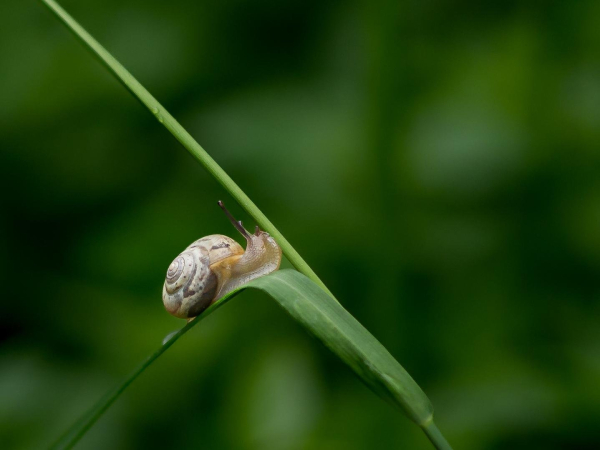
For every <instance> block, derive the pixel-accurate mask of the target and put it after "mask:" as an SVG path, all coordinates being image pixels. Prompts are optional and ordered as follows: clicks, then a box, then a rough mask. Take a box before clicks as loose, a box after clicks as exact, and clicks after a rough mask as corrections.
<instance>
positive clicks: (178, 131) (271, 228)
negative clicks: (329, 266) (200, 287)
mask: <svg viewBox="0 0 600 450" xmlns="http://www.w3.org/2000/svg"><path fill="white" fill-rule="evenodd" d="M40 1H41V2H42V3H43V4H44V5H46V6H47V7H48V9H50V11H51V12H52V13H53V14H54V15H55V16H56V17H57V18H58V19H59V20H60V21H61V22H62V23H63V24H64V25H65V26H66V27H67V28H68V29H69V30H70V31H71V32H72V33H73V34H74V35H75V36H76V37H77V38H78V39H79V40H80V41H81V42H83V44H84V45H85V46H86V47H87V48H88V49H89V50H91V51H92V53H93V54H94V55H95V56H96V57H98V58H99V59H100V61H101V62H102V63H103V64H104V65H105V66H106V67H107V68H108V70H109V71H110V72H112V74H113V75H114V76H115V77H116V78H117V80H119V81H120V82H121V83H122V84H123V85H124V86H125V87H126V88H127V89H128V90H129V91H130V92H131V93H132V94H133V95H134V96H135V97H136V98H137V99H138V100H139V101H140V102H142V103H143V104H144V105H145V106H146V107H147V108H148V110H149V111H150V112H151V113H152V114H153V115H154V116H155V117H156V118H157V119H158V121H159V122H160V123H161V124H163V125H164V127H165V128H166V129H167V130H169V131H170V132H171V134H173V136H175V138H176V139H177V140H178V141H179V142H180V143H181V144H182V145H183V146H184V147H185V148H186V149H187V150H188V151H189V152H190V153H191V154H192V156H193V157H194V158H196V159H197V160H198V162H200V164H202V165H203V166H204V168H205V169H206V170H207V171H208V172H209V173H210V174H211V175H212V176H213V177H214V178H215V179H216V180H217V181H218V182H219V183H220V184H221V186H223V187H224V188H225V190H226V191H227V192H229V193H230V194H231V196H232V197H233V198H234V199H235V200H236V201H237V202H238V203H239V204H240V205H241V206H242V208H244V210H245V211H246V212H247V213H248V214H249V215H250V216H252V217H253V218H254V220H256V223H258V225H260V227H261V228H262V229H263V230H265V231H266V232H268V233H269V234H270V235H271V236H273V238H274V239H275V240H276V241H277V243H278V244H279V246H280V247H281V249H282V251H283V254H284V255H285V256H286V258H287V259H288V260H289V261H290V263H292V265H293V266H294V267H295V268H296V269H297V270H298V271H299V272H302V273H303V274H304V275H306V276H307V277H308V278H310V279H311V280H313V281H314V282H315V283H317V284H318V285H319V286H320V287H321V289H323V290H324V291H325V292H327V293H328V294H329V295H331V296H332V297H334V296H333V294H332V293H331V291H330V290H329V289H328V288H327V286H325V284H324V283H323V282H322V281H321V279H320V278H319V277H318V276H317V274H316V273H315V272H314V271H313V270H312V269H311V268H310V266H309V265H308V264H307V263H306V261H304V259H303V258H302V257H301V256H300V254H299V253H298V252H297V251H296V250H295V249H294V247H292V244H290V243H289V242H288V240H287V239H286V238H285V237H284V236H283V234H281V233H280V232H279V230H278V229H277V228H276V227H275V225H273V223H272V222H271V221H270V220H269V219H268V218H267V216H265V215H264V214H263V213H262V211H261V210H260V209H258V207H257V206H256V205H255V204H254V202H253V201H252V200H250V197H248V196H247V195H246V194H245V193H244V191H242V189H241V188H240V187H239V186H238V185H237V184H236V183H235V181H233V180H232V179H231V177H230V176H229V175H227V173H225V171H224V170H223V169H221V167H220V166H219V165H218V164H217V163H216V162H215V160H214V159H212V157H211V156H210V155H209V154H208V153H207V152H206V150H204V149H203V148H202V146H201V145H200V144H199V143H198V142H197V141H196V140H195V139H194V138H193V137H192V135H191V134H190V133H188V132H187V131H186V130H185V128H183V127H182V126H181V124H180V123H179V122H178V121H177V120H176V119H175V118H174V117H173V116H172V115H171V114H169V112H168V111H167V110H166V109H165V108H164V107H163V106H162V105H161V104H160V103H159V102H158V100H156V99H155V98H154V97H153V96H152V94H150V92H148V90H147V89H146V88H145V87H144V86H142V85H141V84H140V82H139V81H137V80H136V79H135V78H134V77H133V75H131V73H129V71H128V70H127V69H125V67H123V66H122V65H121V63H119V61H117V60H116V59H115V58H114V57H113V56H112V55H111V54H110V53H109V52H108V51H107V50H106V49H105V48H104V47H103V46H102V45H100V43H99V42H98V41H96V40H95V39H94V38H93V37H92V36H91V35H90V34H89V33H88V32H87V31H85V29H84V28H83V27H82V26H81V25H79V24H78V23H77V22H76V21H75V19H73V18H72V17H71V16H70V15H69V14H68V13H67V12H66V11H65V10H64V9H63V8H62V7H61V6H60V5H59V4H58V3H56V2H55V1H54V0H40ZM334 298H335V297H334Z"/></svg>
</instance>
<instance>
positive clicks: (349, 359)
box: [53, 270, 450, 449]
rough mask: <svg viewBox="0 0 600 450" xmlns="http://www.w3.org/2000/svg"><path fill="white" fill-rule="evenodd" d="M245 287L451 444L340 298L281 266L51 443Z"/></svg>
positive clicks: (86, 422) (438, 440)
mask: <svg viewBox="0 0 600 450" xmlns="http://www.w3.org/2000/svg"><path fill="white" fill-rule="evenodd" d="M244 289H259V290H261V291H264V292H265V293H267V294H268V295H269V296H271V297H272V298H273V299H274V300H275V301H277V303H278V304H279V305H280V306H281V307H282V308H283V309H284V310H285V311H286V312H287V313H288V314H290V315H291V316H292V317H293V318H294V319H296V320H297V321H298V322H299V323H301V324H302V325H304V326H305V327H306V329H307V330H308V331H309V332H310V333H312V334H313V335H314V336H316V337H317V338H318V339H320V340H321V341H322V342H323V343H324V344H325V345H326V346H327V347H328V348H329V349H330V350H331V351H332V352H333V353H335V354H336V355H337V356H339V357H340V358H341V359H342V360H343V361H344V362H345V363H346V364H348V366H350V368H352V370H353V371H354V372H355V373H356V374H357V375H358V377H359V378H360V379H361V380H362V381H363V382H364V383H365V384H366V385H367V386H368V387H370V388H371V389H372V390H373V391H374V392H376V393H377V394H378V395H380V396H381V397H382V398H383V399H385V400H386V401H388V402H389V403H391V404H393V405H395V406H397V407H398V408H400V409H401V410H402V411H404V412H405V413H406V415H407V416H408V417H409V418H410V419H411V420H413V421H414V422H415V423H417V424H418V425H419V426H421V427H422V428H423V430H424V431H425V433H426V434H427V436H428V437H429V438H430V440H431V441H432V442H433V443H434V445H436V447H437V448H440V449H449V448H450V446H449V445H448V443H447V442H446V441H445V439H444V438H443V436H442V435H441V433H440V432H439V430H438V429H437V428H436V426H435V424H434V423H433V408H432V406H431V403H430V401H429V399H428V398H427V396H426V395H425V394H424V393H423V391H422V390H421V388H420V387H419V386H418V385H417V383H416V382H415V381H414V380H413V379H412V378H411V376H410V375H409V374H408V373H407V372H406V370H404V369H403V368H402V366H401V365H400V364H399V363H398V362H397V361H396V360H395V359H394V357H393V356H392V355H390V353H389V352H388V351H387V350H386V349H385V347H383V345H381V344H380V343H379V341H377V339H375V338H374V337H373V335H371V334H370V333H369V332H368V331H367V330H366V328H364V327H363V326H362V325H361V324H360V323H359V322H358V321H357V320H356V319H355V318H354V317H353V316H352V315H351V314H350V313H349V312H348V311H346V310H345V309H344V308H343V307H342V306H341V305H340V304H339V303H338V302H336V301H335V300H334V299H332V298H331V296H329V295H328V294H327V293H325V292H324V291H323V290H322V289H321V288H320V287H319V286H317V285H316V284H315V283H314V282H313V281H311V280H310V279H309V278H307V277H306V276H304V275H302V274H301V273H299V272H296V271H294V270H281V271H278V272H274V273H272V274H270V275H267V276H265V277H262V278H257V279H256V280H253V281H251V282H250V283H248V284H246V285H245V286H243V287H242V288H240V289H239V290H237V291H234V292H231V293H230V294H228V295H227V296H225V297H223V298H222V299H220V300H219V301H218V302H216V303H215V304H213V305H211V306H210V307H209V308H208V309H206V311H204V313H202V315H200V316H199V317H197V318H196V319H195V320H193V321H192V322H190V323H188V324H187V325H186V326H184V327H183V328H182V329H181V330H179V331H177V332H176V333H174V334H173V335H171V336H169V337H168V338H167V339H166V340H165V342H164V343H163V345H162V346H161V347H160V348H159V349H158V350H157V351H156V352H154V353H153V354H152V355H151V356H150V357H149V358H148V359H146V361H144V362H143V363H142V364H141V365H140V366H139V367H138V368H137V369H136V370H135V371H134V372H133V373H132V374H131V375H130V376H129V377H127V379H126V380H125V381H124V382H123V383H122V384H121V385H119V386H117V387H116V388H115V389H113V390H112V391H110V392H109V393H107V394H106V395H105V396H104V397H102V399H100V400H99V401H98V403H96V404H95V405H94V406H93V407H92V408H91V409H90V410H89V411H88V412H86V413H85V414H84V415H83V416H82V417H81V418H80V419H79V420H78V421H77V422H76V423H75V424H74V425H73V426H72V427H71V428H70V429H69V430H68V431H67V432H66V433H65V434H64V435H63V436H62V437H61V438H60V440H59V441H58V442H57V443H56V444H55V445H54V447H53V448H56V449H63V448H70V447H72V446H73V445H74V444H75V443H76V442H77V441H78V440H79V439H80V438H81V437H82V436H83V435H84V434H85V432H86V431H87V430H88V429H89V428H90V427H91V426H92V425H93V424H94V422H96V420H98V419H99V418H100V416H101V415H102V414H103V413H104V412H105V411H106V410H107V409H108V407H109V406H110V405H111V404H112V403H113V402H114V401H115V400H116V399H117V398H118V397H119V396H120V395H121V394H122V393H123V391H125V389H126V388H127V387H128V386H129V385H130V384H131V383H132V382H133V381H134V380H135V379H136V378H137V377H138V376H139V375H141V374H142V372H144V370H146V368H148V366H150V364H152V363H153V362H154V361H155V360H156V359H157V358H158V357H159V356H160V355H162V353H164V352H165V351H166V350H167V349H168V348H169V347H170V346H171V345H173V344H174V343H175V341H176V340H177V339H179V338H180V337H181V336H183V335H184V334H185V333H186V332H187V331H189V330H190V329H191V328H192V327H193V326H194V325H196V324H197V323H198V322H200V320H202V319H203V318H204V317H206V316H208V315H209V314H211V313H212V312H213V311H215V310H216V309H218V308H219V307H221V306H222V305H224V304H225V303H226V302H227V301H229V300H230V299H231V298H233V296H235V295H236V294H238V293H239V292H241V291H242V290H244Z"/></svg>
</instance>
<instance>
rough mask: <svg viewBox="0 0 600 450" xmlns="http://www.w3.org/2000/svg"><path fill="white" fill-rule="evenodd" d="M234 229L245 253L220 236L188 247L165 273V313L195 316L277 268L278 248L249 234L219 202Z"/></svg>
mask: <svg viewBox="0 0 600 450" xmlns="http://www.w3.org/2000/svg"><path fill="white" fill-rule="evenodd" d="M219 206H221V208H222V209H223V210H224V211H225V213H226V214H227V216H228V217H229V219H230V220H231V222H232V223H233V225H234V226H235V228H236V229H237V230H238V231H239V232H240V233H241V234H242V236H244V238H246V241H247V244H248V245H247V247H246V251H244V249H243V248H242V247H241V245H240V244H238V243H237V242H236V241H234V240H233V239H231V238H230V237H227V236H223V235H222V234H213V235H210V236H206V237H203V238H202V239H198V240H197V241H195V242H193V243H192V244H190V245H189V246H188V247H187V248H186V249H185V250H184V251H183V252H181V253H180V254H179V256H177V258H175V260H174V261H173V262H172V263H171V265H170V266H169V269H168V270H167V276H166V279H165V284H164V286H163V295H162V297H163V303H164V305H165V308H166V310H167V311H168V312H169V313H171V314H172V315H174V316H176V317H180V318H192V317H196V316H197V315H199V314H200V313H202V311H204V310H205V309H206V308H208V307H209V306H210V305H211V303H213V302H214V301H216V300H218V299H219V298H221V297H222V296H223V295H225V294H227V293H228V292H231V291H232V290H234V289H236V288H238V287H240V286H242V285H243V284H245V283H247V282H249V281H250V280H253V279H255V278H258V277H261V276H263V275H267V274H269V273H271V272H273V271H275V270H277V269H278V268H279V265H280V263H281V248H279V246H278V245H277V243H276V242H275V240H274V239H273V238H272V237H271V236H270V235H269V234H268V233H266V232H264V231H261V230H260V229H259V228H258V227H256V232H255V233H254V234H250V233H249V232H248V231H247V230H246V229H245V228H244V227H243V225H242V223H241V222H236V221H235V219H234V218H233V216H231V214H230V213H229V211H227V210H226V209H225V207H224V206H223V204H222V203H221V202H219Z"/></svg>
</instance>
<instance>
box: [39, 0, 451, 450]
mask: <svg viewBox="0 0 600 450" xmlns="http://www.w3.org/2000/svg"><path fill="white" fill-rule="evenodd" d="M40 1H41V2H42V3H43V4H45V5H46V6H47V7H48V8H49V9H50V11H52V12H53V13H54V14H55V15H56V17H58V19H59V20H61V21H62V22H63V23H64V24H65V25H66V26H67V28H68V29H69V30H71V31H72V32H73V33H74V34H75V36H77V37H78V38H79V39H80V40H81V41H82V42H83V43H84V45H85V46H86V47H87V48H88V49H89V50H91V51H92V53H93V54H94V55H95V56H97V57H98V58H99V59H100V61H101V62H102V63H103V64H104V65H105V66H106V67H107V68H108V69H109V70H110V71H111V72H112V73H113V74H114V75H115V76H116V77H117V79H118V80H119V81H120V82H121V83H122V84H123V85H124V86H125V87H126V88H127V89H128V90H129V91H130V92H132V93H133V94H134V96H136V97H137V98H138V99H139V100H140V101H141V102H142V103H143V104H144V105H145V106H146V107H148V109H149V110H150V111H151V112H152V113H153V114H154V115H155V116H156V118H157V119H158V121H159V122H160V123H162V124H163V125H164V126H165V127H166V128H167V129H168V130H169V131H170V132H171V133H172V134H173V135H174V136H175V138H176V139H177V140H179V142H181V144H182V145H183V146H184V147H185V148H186V149H187V150H188V151H189V152H190V153H191V154H192V155H193V156H194V157H195V158H196V159H197V160H198V161H199V162H200V163H201V164H202V165H203V166H204V167H205V168H206V169H207V170H208V171H209V173H211V174H212V175H213V176H214V177H215V178H216V179H217V181H219V182H220V183H221V185H222V186H223V187H224V188H225V189H226V190H227V191H228V192H229V193H230V194H231V195H232V196H233V197H234V198H235V199H236V200H237V201H238V203H240V205H241V206H242V207H243V208H244V209H245V210H246V212H248V214H250V215H251V216H252V217H253V218H254V219H255V220H256V221H257V223H258V224H259V225H260V226H261V227H262V228H263V229H264V230H266V231H267V232H269V233H270V234H271V235H272V236H273V237H274V238H275V240H276V241H277V242H278V243H279V244H280V246H281V247H282V250H283V252H284V254H285V255H286V257H287V258H288V259H289V260H290V262H291V263H292V264H293V265H294V267H296V268H297V269H298V270H299V271H300V272H302V273H303V274H304V275H305V276H306V277H308V278H305V277H303V278H300V279H299V278H295V279H294V277H300V276H301V275H300V274H296V273H295V272H293V271H280V272H277V273H275V274H272V275H270V276H268V277H263V278H259V279H257V280H254V281H253V282H251V283H249V284H247V285H245V286H244V287H242V288H241V289H240V290H242V289H245V288H248V287H255V288H258V289H262V290H264V291H265V292H267V293H269V294H270V295H271V296H272V297H273V298H275V299H276V300H278V301H279V303H280V305H281V306H282V307H283V308H284V309H286V311H287V312H288V313H289V314H290V315H292V317H294V318H295V319H296V320H298V321H299V322H300V323H302V324H303V325H304V326H305V327H307V329H308V330H309V331H311V332H312V333H313V334H314V335H315V336H317V337H318V338H319V339H321V340H322V341H323V343H324V344H325V345H326V346H327V347H329V348H330V349H331V350H332V351H333V352H334V353H336V354H337V355H338V356H339V357H340V358H341V359H342V360H344V361H345V362H346V363H347V364H348V365H350V367H351V368H352V369H353V370H354V371H355V372H356V373H357V375H358V376H359V377H360V378H361V380H363V382H365V383H366V384H367V385H368V386H369V387H370V388H371V389H373V391H375V392H376V393H378V394H379V395H381V396H382V397H383V398H384V399H386V400H387V401H389V402H391V403H393V404H395V405H396V406H399V407H400V409H402V410H403V411H404V412H405V413H406V414H407V415H408V417H409V418H410V419H411V420H413V421H414V422H416V423H417V424H418V425H419V426H421V428H423V430H424V431H425V433H426V435H427V437H428V438H429V439H430V440H431V442H432V443H433V444H434V445H435V447H436V448H438V449H450V446H449V444H448V443H447V442H446V440H445V439H444V437H443V436H442V434H441V433H440V432H439V430H438V429H437V427H436V426H435V424H434V423H433V408H432V407H431V403H430V402H429V399H427V397H426V396H425V394H424V393H423V391H422V390H421V389H420V388H419V386H418V385H417V384H416V383H415V381H414V380H413V379H412V378H411V377H410V375H408V373H407V372H406V371H405V370H404V369H403V368H402V366H400V364H399V363H398V362H397V361H396V360H394V358H393V357H392V356H391V355H390V354H389V353H388V352H387V350H385V348H384V347H383V346H382V345H381V344H380V343H379V342H378V341H377V340H376V339H375V338H374V337H373V336H372V335H371V334H370V333H369V332H368V331H367V330H366V329H365V328H364V327H362V326H361V325H360V324H359V323H358V322H357V321H356V319H354V318H353V317H352V316H351V315H350V314H349V313H348V312H347V311H346V310H345V309H344V308H343V307H342V306H341V305H340V304H339V303H338V302H337V300H336V299H335V298H334V297H333V295H332V294H331V292H330V291H329V290H328V289H327V287H326V286H325V285H324V284H323V282H322V281H321V280H320V279H319V278H318V277H317V275H316V274H315V273H314V271H313V270H312V269H311V268H310V267H309V266H308V264H306V262H305V261H304V260H303V259H302V257H301V256H300V255H299V254H298V252H296V250H295V249H294V248H293V247H292V246H291V244H290V243H289V242H288V241H287V240H286V239H285V238H284V237H283V235H282V234H281V233H280V232H279V231H278V230H277V229H276V228H275V226H274V225H273V224H272V223H271V222H270V221H269V220H268V219H267V217H266V216H265V215H264V214H263V213H262V212H261V211H260V210H259V209H258V208H257V207H256V205H255V204H254V203H253V202H252V201H251V200H250V199H249V198H248V196H247V195H246V194H245V193H244V192H243V191H242V190H241V189H240V188H239V186H237V185H236V184H235V183H234V181H233V180H232V179H231V178H230V177H229V176H228V175H227V174H226V173H225V172H224V171H223V169H221V168H220V167H219V166H218V165H217V163H216V162H215V161H214V160H213V159H212V158H211V157H210V156H209V155H208V153H206V151H205V150H204V149H203V148H202V147H201V146H200V144H198V143H197V142H196V141H195V140H194V138H192V136H191V135H190V134H189V133H188V132H187V131H186V130H185V129H184V128H183V127H182V126H181V125H180V124H179V123H178V122H177V121H176V120H175V119H174V118H173V117H172V116H171V115H170V114H169V113H168V112H167V111H166V110H165V109H164V108H163V107H162V105H160V103H158V101H157V100H156V99H155V98H154V97H153V96H152V95H151V94H150V93H149V92H148V91H147V90H146V89H145V88H144V87H143V86H142V85H141V84H140V83H139V82H138V81H137V80H136V79H135V78H134V77H133V76H132V75H131V74H130V73H129V72H128V71H127V70H126V69H125V68H124V67H123V66H122V65H121V64H120V63H119V62H118V61H117V60H116V59H115V58H114V57H112V55H110V53H108V52H107V51H106V50H105V49H104V48H103V47H102V46H101V45H100V44H99V43H98V42H97V41H96V40H94V38H92V37H91V36H90V35H89V34H88V33H87V32H86V31H85V30H84V29H83V28H82V27H81V26H80V25H79V24H78V23H77V22H75V20H73V18H72V17H71V16H69V15H68V14H67V13H66V12H65V11H64V10H63V9H62V8H61V7H60V6H59V5H58V4H57V3H56V2H55V1H54V0H40ZM290 274H296V275H290ZM266 280H271V281H269V282H267V281H266ZM310 280H312V282H311V281H310ZM315 283H316V285H315ZM317 285H318V286H317ZM237 292H239V290H238V291H234V292H231V293H230V294H229V295H227V296H226V297H224V298H223V299H221V300H220V301H219V302H217V303H215V305H213V306H211V308H209V309H207V310H206V311H205V312H204V313H203V315H202V316H201V317H205V316H207V315H208V314H210V313H211V312H212V311H214V310H215V309H217V308H218V307H219V306H220V305H222V304H224V303H225V301H227V300H228V299H230V298H232V297H233V295H235V294H236V293H237ZM199 320H200V319H196V320H194V321H193V322H190V323H189V324H188V325H186V326H185V327H183V328H182V329H181V330H180V331H178V332H177V333H175V334H174V335H172V336H171V337H170V338H169V339H167V341H166V342H165V343H164V344H163V347H161V348H160V349H159V350H158V351H157V352H155V353H154V354H153V355H151V356H150V357H149V358H148V359H147V360H146V361H145V362H144V363H143V364H142V365H141V366H140V367H139V368H138V369H137V370H136V371H134V372H133V373H132V374H131V375H130V377H128V378H127V380H125V382H124V383H122V384H121V385H120V386H119V387H117V388H116V389H115V390H113V391H111V392H109V393H108V394H107V395H106V396H105V397H103V399H102V400H101V401H99V402H98V403H97V404H96V405H95V406H94V407H93V408H92V409H90V411H88V412H87V413H86V414H85V415H84V416H83V417H82V418H81V419H80V420H79V421H78V422H77V423H76V424H75V425H74V426H73V427H72V428H71V429H70V430H69V431H68V432H67V433H66V434H65V435H64V436H63V438H61V440H60V441H59V442H58V443H57V447H56V448H68V447H70V446H72V445H73V444H74V443H75V442H77V440H78V439H79V438H80V437H81V436H82V435H83V434H84V433H85V431H86V430H88V429H89V428H90V427H91V426H92V424H93V423H94V422H95V421H96V420H97V419H98V418H99V417H100V416H101V415H102V414H103V413H104V411H106V409H107V408H108V407H109V406H110V405H111V404H112V403H113V402H114V401H115V400H116V399H117V398H118V397H119V395H121V393H122V392H123V391H124V390H125V389H126V388H127V386H129V385H130V384H131V383H132V382H133V381H134V380H135V379H136V378H137V377H138V376H139V375H140V374H141V373H142V372H143V371H144V370H145V369H146V368H147V367H148V366H149V365H150V364H151V363H152V362H153V361H154V360H156V358H158V357H159V356H160V355H161V354H162V353H163V352H164V351H165V350H166V349H167V348H169V347H170V346H171V345H172V344H173V343H174V342H175V341H176V340H177V339H178V338H179V337H181V336H182V335H183V334H184V333H186V332H187V331H188V330H189V329H190V328H191V327H192V326H194V325H195V324H196V323H197V322H198V321H199Z"/></svg>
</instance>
